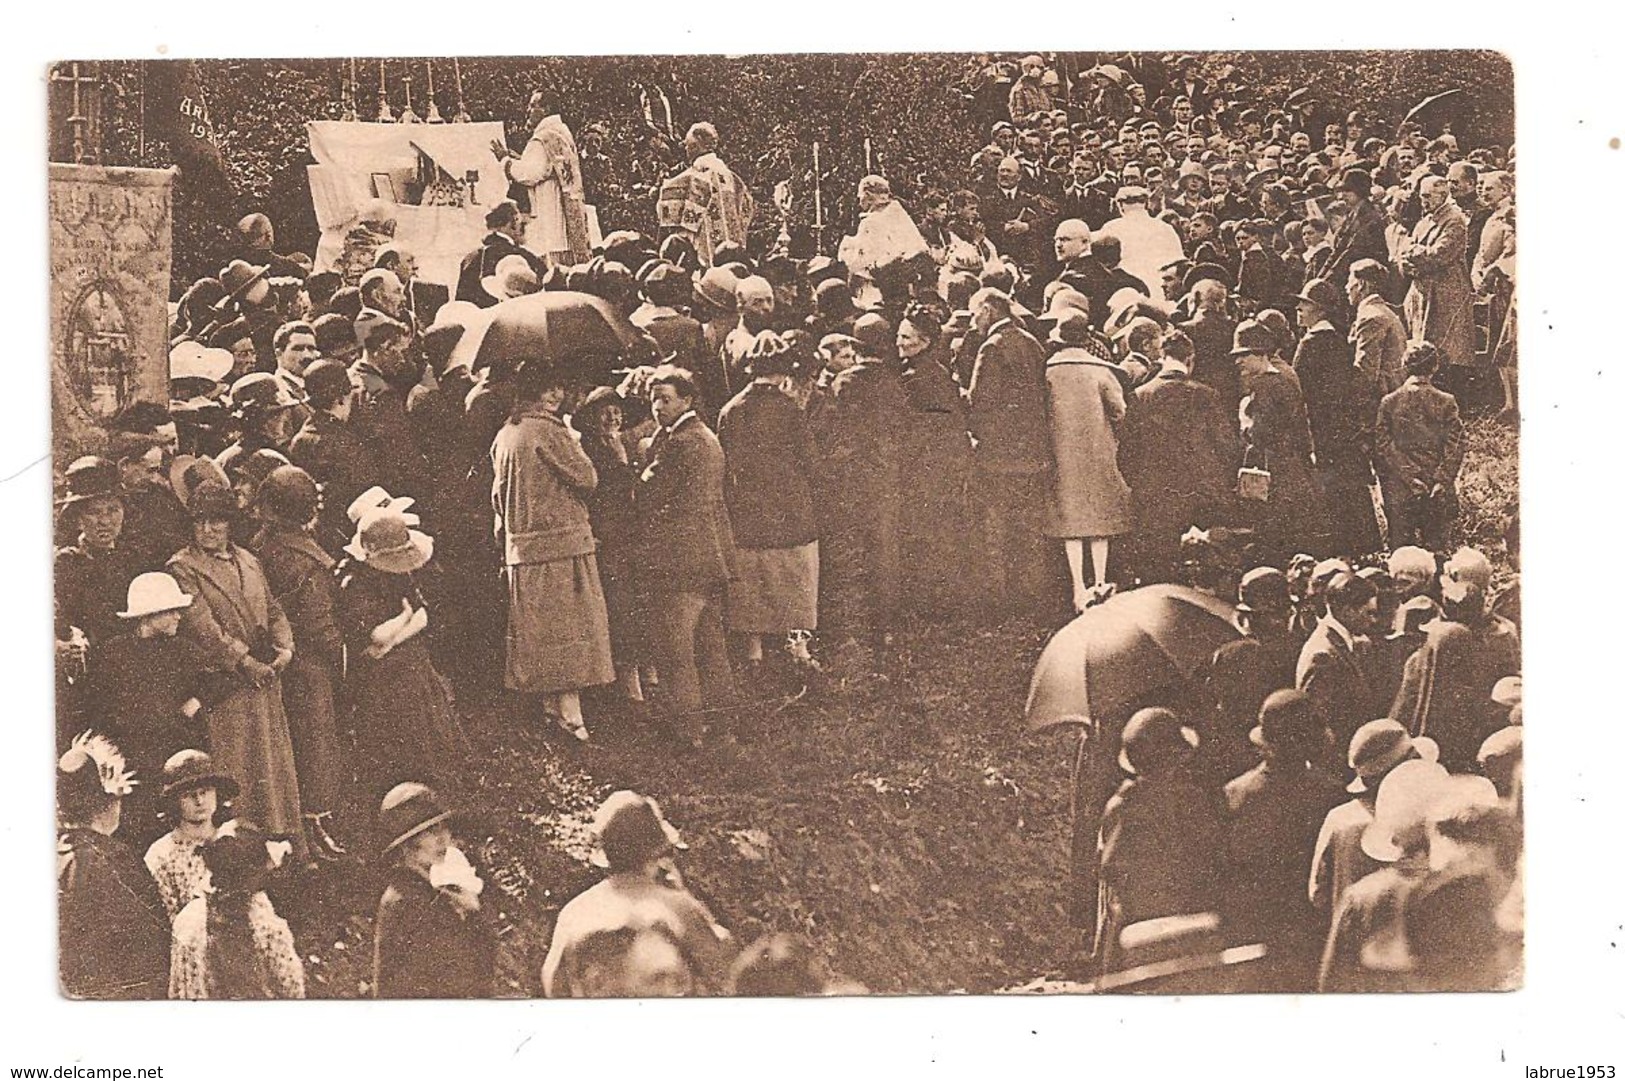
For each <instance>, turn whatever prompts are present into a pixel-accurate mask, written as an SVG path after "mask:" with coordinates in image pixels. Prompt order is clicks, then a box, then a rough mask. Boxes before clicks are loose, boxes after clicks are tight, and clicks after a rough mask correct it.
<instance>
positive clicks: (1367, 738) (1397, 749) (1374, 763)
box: [1347, 717, 1439, 795]
mask: <svg viewBox="0 0 1625 1081" xmlns="http://www.w3.org/2000/svg"><path fill="white" fill-rule="evenodd" d="M1417 758H1419V759H1421V760H1422V761H1424V762H1437V761H1438V760H1439V745H1438V744H1437V743H1435V742H1434V741H1433V740H1431V739H1429V738H1428V737H1427V736H1417V737H1415V738H1414V739H1413V738H1412V737H1411V734H1410V733H1409V732H1408V731H1406V730H1405V726H1404V725H1402V724H1400V723H1399V722H1398V721H1392V720H1389V719H1388V718H1386V717H1383V718H1379V719H1378V720H1375V721H1368V722H1366V723H1365V724H1363V725H1361V726H1360V727H1359V729H1358V730H1357V731H1356V732H1355V733H1354V736H1353V738H1352V739H1350V740H1349V768H1350V769H1352V770H1353V771H1354V780H1352V781H1350V782H1349V784H1348V786H1347V787H1348V791H1350V792H1352V793H1354V794H1355V795H1359V794H1360V793H1361V792H1364V791H1366V790H1367V788H1368V787H1369V786H1370V785H1372V784H1375V783H1376V782H1377V781H1378V780H1379V779H1380V778H1381V777H1382V776H1383V775H1384V774H1386V773H1387V772H1388V771H1389V770H1391V769H1393V768H1394V767H1395V766H1397V765H1399V764H1400V763H1401V762H1408V761H1410V760H1412V759H1417Z"/></svg>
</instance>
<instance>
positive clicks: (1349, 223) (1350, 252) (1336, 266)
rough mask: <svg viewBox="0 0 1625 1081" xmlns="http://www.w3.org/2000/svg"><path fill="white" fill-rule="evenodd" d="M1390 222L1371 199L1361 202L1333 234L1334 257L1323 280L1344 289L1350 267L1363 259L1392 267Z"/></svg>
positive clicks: (1328, 263)
mask: <svg viewBox="0 0 1625 1081" xmlns="http://www.w3.org/2000/svg"><path fill="white" fill-rule="evenodd" d="M1387 229H1388V222H1387V220H1386V219H1385V218H1384V217H1383V213H1382V211H1380V210H1378V209H1377V208H1376V206H1375V205H1374V204H1373V203H1372V202H1371V201H1370V200H1369V199H1361V200H1360V201H1359V203H1358V204H1356V205H1355V207H1354V209H1353V210H1351V211H1349V212H1348V214H1346V215H1345V216H1344V218H1343V221H1342V222H1341V223H1340V224H1339V225H1338V227H1337V231H1336V232H1335V233H1333V234H1332V253H1331V256H1330V258H1329V259H1328V260H1327V261H1326V266H1325V269H1324V271H1323V272H1322V274H1321V276H1322V277H1324V278H1325V279H1326V280H1327V281H1329V282H1331V283H1332V284H1333V285H1336V286H1338V287H1339V288H1341V287H1342V286H1343V284H1344V283H1345V282H1347V281H1348V277H1349V267H1351V266H1353V265H1354V264H1355V263H1357V262H1359V261H1360V260H1361V259H1375V260H1376V261H1377V262H1379V263H1382V264H1383V265H1384V266H1386V265H1387V264H1388V239H1387V237H1386V235H1385V234H1386V232H1387Z"/></svg>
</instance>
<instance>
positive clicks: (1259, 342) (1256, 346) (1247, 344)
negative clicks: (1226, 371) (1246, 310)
mask: <svg viewBox="0 0 1625 1081" xmlns="http://www.w3.org/2000/svg"><path fill="white" fill-rule="evenodd" d="M1278 348H1280V346H1279V343H1278V342H1277V341H1276V339H1275V335H1274V333H1272V332H1271V331H1270V328H1269V327H1267V326H1265V325H1264V324H1263V323H1260V322H1258V321H1257V320H1256V319H1249V320H1247V321H1246V322H1245V323H1243V324H1241V326H1239V327H1237V328H1236V338H1235V345H1234V347H1233V348H1232V349H1231V350H1230V355H1231V356H1232V357H1244V356H1250V355H1257V356H1269V355H1270V354H1272V353H1274V352H1275V351H1276V350H1277V349H1278Z"/></svg>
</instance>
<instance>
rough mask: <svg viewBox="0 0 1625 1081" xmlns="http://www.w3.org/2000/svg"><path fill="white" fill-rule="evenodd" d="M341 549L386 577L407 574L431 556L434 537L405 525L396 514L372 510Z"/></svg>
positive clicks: (396, 512) (419, 566)
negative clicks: (386, 575) (387, 575)
mask: <svg viewBox="0 0 1625 1081" xmlns="http://www.w3.org/2000/svg"><path fill="white" fill-rule="evenodd" d="M344 550H345V551H346V552H348V553H349V554H350V555H352V556H354V557H355V558H356V559H358V560H360V561H361V562H362V563H365V564H366V565H367V566H369V567H375V568H377V569H378V570H381V571H383V572H384V573H386V574H410V573H411V572H413V571H415V570H418V569H419V568H421V567H422V566H423V565H424V564H426V563H428V562H429V560H430V558H431V557H433V555H434V538H433V537H431V536H429V535H428V534H427V533H420V532H418V531H417V530H416V529H413V528H411V527H410V526H409V525H408V524H407V520H406V516H405V515H403V514H401V513H400V512H398V511H391V510H384V511H376V512H374V513H372V514H369V515H368V516H367V517H365V518H363V519H362V521H361V523H360V525H359V527H358V528H357V529H356V534H355V537H354V538H353V539H352V540H351V541H350V543H349V544H346V545H345V546H344Z"/></svg>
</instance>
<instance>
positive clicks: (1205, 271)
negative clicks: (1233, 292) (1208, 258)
mask: <svg viewBox="0 0 1625 1081" xmlns="http://www.w3.org/2000/svg"><path fill="white" fill-rule="evenodd" d="M1205 281H1215V282H1218V283H1219V284H1220V285H1222V286H1224V287H1225V288H1226V289H1228V288H1230V272H1229V271H1228V270H1226V269H1225V268H1224V267H1222V266H1220V265H1219V264H1218V263H1197V264H1196V265H1195V266H1193V267H1191V268H1190V269H1189V270H1187V271H1185V278H1184V281H1183V282H1182V284H1183V285H1184V287H1185V292H1187V293H1188V292H1190V291H1191V290H1192V289H1194V288H1196V284H1197V283H1198V282H1205Z"/></svg>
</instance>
